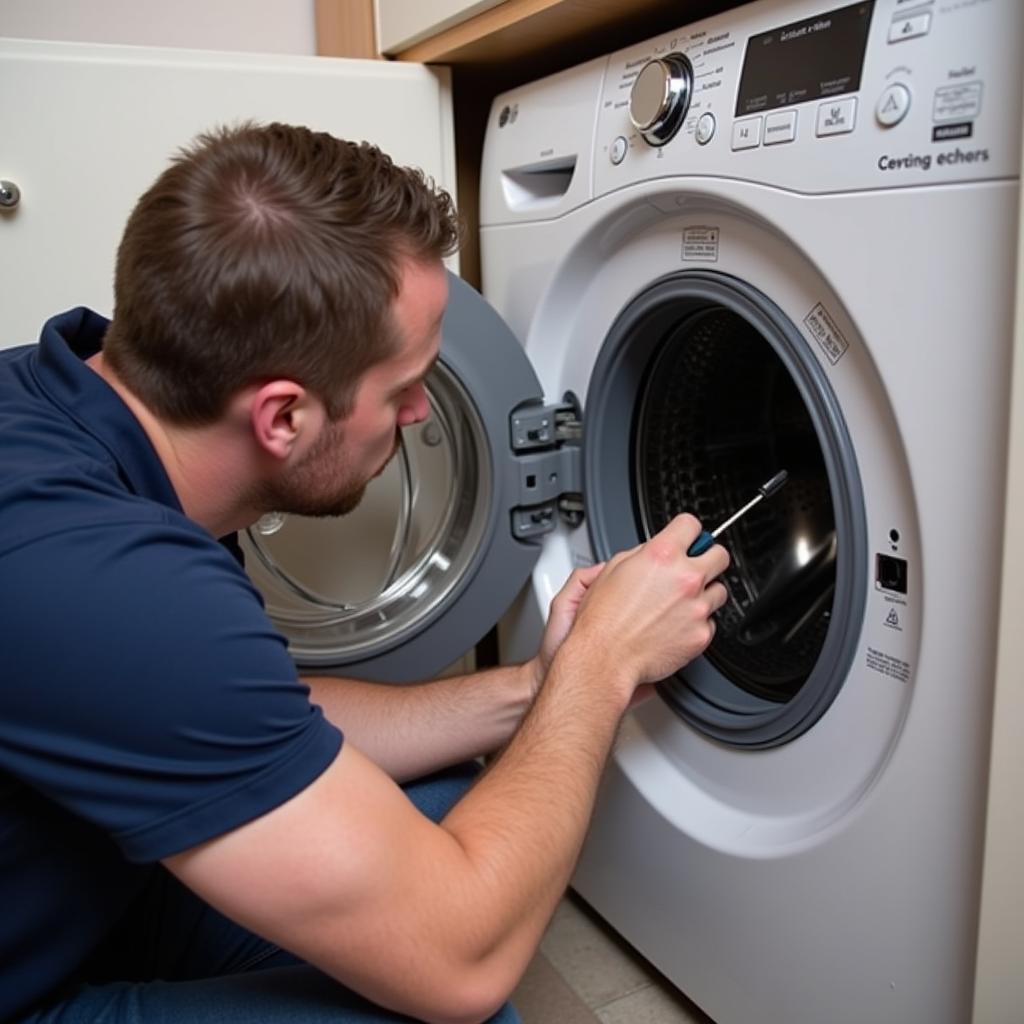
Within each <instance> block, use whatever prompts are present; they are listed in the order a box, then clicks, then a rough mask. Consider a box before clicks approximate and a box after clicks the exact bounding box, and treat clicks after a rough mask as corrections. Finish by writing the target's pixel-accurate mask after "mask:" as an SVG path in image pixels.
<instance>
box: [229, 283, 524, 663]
mask: <svg viewBox="0 0 1024 1024" xmlns="http://www.w3.org/2000/svg"><path fill="white" fill-rule="evenodd" d="M448 284H449V297H448V306H447V309H446V312H445V317H444V322H443V324H442V333H443V342H442V347H441V358H440V360H439V362H438V364H437V366H436V367H435V369H434V370H433V371H432V372H431V375H430V378H429V379H428V381H427V392H428V396H429V399H430V405H431V416H430V417H429V418H428V419H427V420H426V421H424V422H423V423H420V424H417V425H416V426H414V427H411V428H408V429H407V430H406V431H405V432H404V435H403V444H402V447H401V449H400V450H399V454H398V455H397V456H396V458H395V459H393V460H392V462H391V464H390V465H389V466H388V468H387V469H386V470H385V472H384V473H383V474H382V475H381V476H380V477H378V478H377V479H376V480H375V481H373V482H372V483H371V484H370V486H369V487H368V488H367V491H366V495H365V497H364V498H363V501H362V503H361V504H360V506H359V507H358V508H357V509H356V510H355V511H354V512H353V513H351V514H350V515H348V516H344V517H341V518H334V519H327V518H325V519H311V518H306V517H303V516H282V515H279V514H276V513H272V514H270V515H268V516H264V517H263V518H262V519H261V520H260V521H259V522H258V523H257V524H255V526H253V527H251V528H250V529H248V530H247V531H245V532H244V533H243V534H242V535H241V538H240V539H241V545H242V549H243V551H244V553H245V560H246V568H247V570H248V572H249V574H250V576H251V578H252V579H253V581H254V583H255V584H256V586H257V587H258V588H259V590H260V591H261V593H262V594H263V597H264V600H265V602H266V607H267V612H268V614H269V615H270V618H271V620H272V621H273V622H274V624H275V625H276V626H277V627H278V628H279V629H280V630H281V632H282V633H283V634H284V635H285V636H286V637H287V639H288V642H289V648H290V650H291V653H292V655H293V657H294V658H295V661H296V663H297V664H298V665H299V666H300V667H302V668H306V669H318V670H324V669H330V670H334V671H337V672H340V673H342V674H345V675H350V676H355V677H359V678H365V679H379V680H386V681H391V682H409V681H412V680H417V679H426V678H428V677H429V676H431V675H433V674H435V673H436V672H438V671H440V670H441V669H443V668H444V667H446V666H448V665H450V664H451V663H452V662H454V661H456V660H457V659H458V658H460V657H461V656H462V655H463V654H465V653H466V651H468V650H470V649H471V648H472V647H473V645H474V644H476V643H477V641H478V640H480V638H481V637H482V636H483V635H484V634H485V633H486V632H487V630H489V629H490V628H491V627H492V626H493V625H494V623H495V622H496V621H497V620H498V618H499V617H500V616H501V614H502V612H504V610H505V609H506V607H507V606H508V605H509V604H510V603H511V601H512V599H513V598H514V596H515V595H516V593H517V592H518V590H519V589H520V587H521V586H522V585H523V584H524V583H525V582H526V580H527V578H528V577H529V574H530V571H531V569H532V568H533V565H534V563H535V561H536V559H537V556H538V554H539V550H540V548H539V545H538V544H537V543H530V542H523V541H521V540H516V539H514V538H513V536H512V525H511V509H512V507H513V506H515V505H516V503H517V499H518V487H517V484H518V479H519V470H518V467H517V466H516V465H515V459H514V457H513V455H512V451H511V445H510V440H509V415H510V413H511V412H512V411H513V410H514V409H517V408H520V407H522V406H524V405H533V404H537V403H539V402H540V400H541V388H540V384H539V382H538V381H537V377H536V375H535V374H534V372H533V369H532V367H531V366H530V363H529V360H528V359H527V357H526V354H525V353H524V352H523V349H522V347H521V346H520V344H519V342H518V341H517V340H516V338H515V336H514V335H513V334H512V332H511V331H510V330H509V328H508V327H507V326H506V325H505V323H504V321H503V320H502V319H501V318H500V317H499V316H498V314H497V313H495V312H494V310H493V309H492V308H491V307H490V306H489V305H488V304H487V303H486V302H485V300H484V299H483V298H482V297H481V296H480V295H479V294H478V293H477V292H476V291H474V290H473V289H472V288H471V287H470V286H469V285H467V284H466V283H465V282H464V281H463V280H462V279H461V278H458V277H456V276H455V275H453V274H449V275H448Z"/></svg>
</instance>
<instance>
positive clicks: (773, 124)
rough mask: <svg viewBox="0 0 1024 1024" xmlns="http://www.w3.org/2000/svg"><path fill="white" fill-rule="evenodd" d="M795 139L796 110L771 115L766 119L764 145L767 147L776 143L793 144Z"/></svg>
mask: <svg viewBox="0 0 1024 1024" xmlns="http://www.w3.org/2000/svg"><path fill="white" fill-rule="evenodd" d="M795 138H796V111H795V110H782V111H780V112H779V113H777V114H769V115H768V116H767V117H766V118H765V119H764V144H765V145H766V146H772V145H774V144H775V143H776V142H792V141H793V140H794V139H795Z"/></svg>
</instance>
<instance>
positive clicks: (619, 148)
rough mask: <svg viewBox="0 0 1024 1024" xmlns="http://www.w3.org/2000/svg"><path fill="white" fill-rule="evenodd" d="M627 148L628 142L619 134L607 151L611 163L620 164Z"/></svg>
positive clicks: (624, 157)
mask: <svg viewBox="0 0 1024 1024" xmlns="http://www.w3.org/2000/svg"><path fill="white" fill-rule="evenodd" d="M627 149H629V143H628V142H626V140H625V139H624V138H623V137H622V136H621V135H620V136H619V137H618V138H617V139H616V140H615V141H614V142H613V143H612V146H611V149H610V150H609V151H608V155H609V157H611V161H612V163H613V164H616V165H618V164H621V163H622V161H623V160H625V159H626V150H627Z"/></svg>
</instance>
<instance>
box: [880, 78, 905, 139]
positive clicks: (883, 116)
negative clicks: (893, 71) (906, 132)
mask: <svg viewBox="0 0 1024 1024" xmlns="http://www.w3.org/2000/svg"><path fill="white" fill-rule="evenodd" d="M909 110H910V90H909V89H908V88H907V87H906V86H905V85H903V84H902V83H900V82H894V83H893V84H892V85H890V86H887V87H886V88H885V90H884V91H883V92H882V95H881V96H879V97H878V103H877V104H876V106H875V117H877V118H878V123H879V124H880V125H883V126H884V127H886V128H891V127H892V126H893V125H894V124H899V123H900V121H902V120H903V118H905V117H906V116H907V111H909Z"/></svg>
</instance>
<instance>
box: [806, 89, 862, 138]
mask: <svg viewBox="0 0 1024 1024" xmlns="http://www.w3.org/2000/svg"><path fill="white" fill-rule="evenodd" d="M856 114H857V98H856V96H851V97H850V98H849V99H846V100H831V101H830V102H828V103H822V105H821V106H820V107H818V124H817V127H816V128H815V132H816V134H818V135H819V136H821V135H845V134H846V133H847V132H852V131H853V123H854V121H855V120H856Z"/></svg>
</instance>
